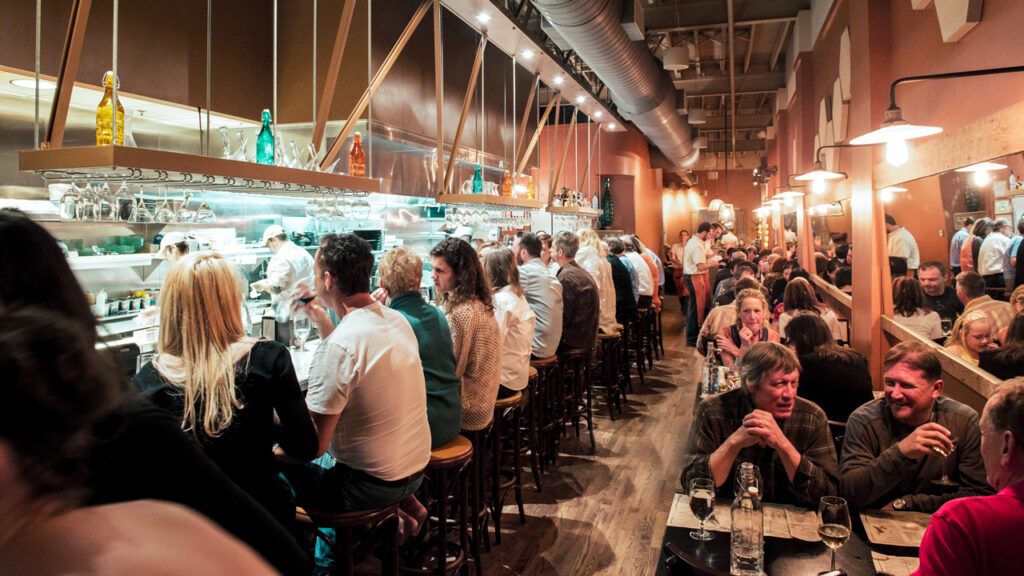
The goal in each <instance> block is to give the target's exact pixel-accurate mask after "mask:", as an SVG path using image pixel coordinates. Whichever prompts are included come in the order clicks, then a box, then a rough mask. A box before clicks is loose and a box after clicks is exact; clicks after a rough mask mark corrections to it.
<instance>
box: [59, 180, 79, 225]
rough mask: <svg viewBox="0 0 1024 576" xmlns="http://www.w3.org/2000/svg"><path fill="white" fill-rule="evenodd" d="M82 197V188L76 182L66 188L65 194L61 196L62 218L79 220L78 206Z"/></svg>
mask: <svg viewBox="0 0 1024 576" xmlns="http://www.w3.org/2000/svg"><path fill="white" fill-rule="evenodd" d="M81 197H82V189H81V188H79V187H78V185H77V184H75V183H74V182H72V183H71V185H70V186H68V187H67V188H65V189H64V195H63V196H61V198H60V219H61V220H78V219H79V212H78V206H79V202H80V201H81Z"/></svg>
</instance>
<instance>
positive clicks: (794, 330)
mask: <svg viewBox="0 0 1024 576" xmlns="http://www.w3.org/2000/svg"><path fill="white" fill-rule="evenodd" d="M786 340H787V341H788V342H789V344H790V345H791V346H792V347H793V348H794V349H796V353H797V355H799V356H803V355H804V354H811V353H813V352H817V354H818V355H819V356H821V357H822V358H823V359H825V360H829V361H840V362H852V361H854V360H856V359H857V358H858V357H860V354H859V353H858V352H857V351H856V350H854V349H853V348H845V347H843V346H840V345H838V344H836V341H835V340H834V339H833V338H832V331H831V330H829V328H828V325H827V324H825V321H824V320H822V319H821V317H820V316H818V315H817V314H797V315H796V316H794V317H793V318H792V319H791V320H790V321H789V323H788V324H786Z"/></svg>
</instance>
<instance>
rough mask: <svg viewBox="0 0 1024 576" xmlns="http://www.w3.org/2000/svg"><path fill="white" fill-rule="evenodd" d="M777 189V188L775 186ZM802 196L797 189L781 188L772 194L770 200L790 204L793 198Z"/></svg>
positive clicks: (785, 204)
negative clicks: (781, 189)
mask: <svg viewBox="0 0 1024 576" xmlns="http://www.w3.org/2000/svg"><path fill="white" fill-rule="evenodd" d="M776 190H778V188H776ZM802 196H804V193H803V192H801V191H799V190H783V191H782V192H778V193H776V194H775V195H774V196H772V200H773V201H774V200H778V201H781V202H782V204H783V205H784V206H792V205H793V198H800V197H802Z"/></svg>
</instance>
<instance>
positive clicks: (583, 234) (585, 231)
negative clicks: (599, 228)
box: [576, 228, 604, 256]
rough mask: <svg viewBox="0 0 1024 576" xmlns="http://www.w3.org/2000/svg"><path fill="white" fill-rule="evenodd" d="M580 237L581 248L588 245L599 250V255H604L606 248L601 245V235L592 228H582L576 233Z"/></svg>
mask: <svg viewBox="0 0 1024 576" xmlns="http://www.w3.org/2000/svg"><path fill="white" fill-rule="evenodd" d="M576 235H577V236H579V237H580V248H585V247H587V246H589V247H591V248H593V249H594V250H597V253H598V255H601V256H603V255H604V248H602V247H601V237H600V236H598V235H597V232H594V230H592V229H590V228H582V229H581V230H580V231H579V232H577V233H576Z"/></svg>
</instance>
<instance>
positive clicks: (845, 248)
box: [836, 244, 850, 262]
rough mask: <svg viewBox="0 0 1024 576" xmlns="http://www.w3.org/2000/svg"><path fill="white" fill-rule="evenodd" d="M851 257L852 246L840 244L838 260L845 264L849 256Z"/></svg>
mask: <svg viewBox="0 0 1024 576" xmlns="http://www.w3.org/2000/svg"><path fill="white" fill-rule="evenodd" d="M849 255H850V245H849V244H840V245H839V246H836V258H838V259H840V260H842V261H844V262H845V261H846V257H847V256H849Z"/></svg>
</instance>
